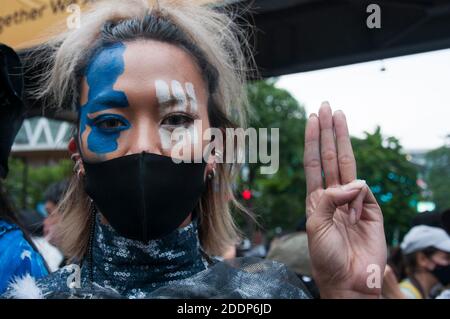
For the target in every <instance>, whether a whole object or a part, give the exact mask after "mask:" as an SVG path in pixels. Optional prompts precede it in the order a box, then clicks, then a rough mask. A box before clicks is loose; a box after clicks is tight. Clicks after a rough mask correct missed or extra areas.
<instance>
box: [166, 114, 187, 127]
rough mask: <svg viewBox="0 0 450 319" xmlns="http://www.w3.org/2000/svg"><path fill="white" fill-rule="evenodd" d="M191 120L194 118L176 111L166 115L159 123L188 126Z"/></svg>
mask: <svg viewBox="0 0 450 319" xmlns="http://www.w3.org/2000/svg"><path fill="white" fill-rule="evenodd" d="M192 122H194V119H193V118H192V117H191V116H189V115H186V114H180V113H177V114H171V115H169V116H166V117H165V118H164V119H163V120H162V121H161V124H162V125H167V126H189V125H190V124H191V123H192Z"/></svg>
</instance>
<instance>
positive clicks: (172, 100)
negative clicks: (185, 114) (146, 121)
mask: <svg viewBox="0 0 450 319" xmlns="http://www.w3.org/2000/svg"><path fill="white" fill-rule="evenodd" d="M192 100H193V99H192V98H191V97H190V96H186V99H180V98H176V97H173V96H172V97H171V98H170V99H168V100H166V101H163V102H160V103H159V105H160V106H161V107H173V106H178V105H179V104H183V103H187V102H192Z"/></svg>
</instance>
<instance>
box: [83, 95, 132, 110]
mask: <svg viewBox="0 0 450 319" xmlns="http://www.w3.org/2000/svg"><path fill="white" fill-rule="evenodd" d="M118 93H119V92H114V93H112V94H111V93H101V94H98V95H97V96H95V97H94V98H93V99H92V101H90V103H93V104H97V105H103V106H105V107H108V108H119V107H127V106H128V100H127V98H126V95H125V94H123V93H122V92H120V93H122V94H120V93H119V94H118Z"/></svg>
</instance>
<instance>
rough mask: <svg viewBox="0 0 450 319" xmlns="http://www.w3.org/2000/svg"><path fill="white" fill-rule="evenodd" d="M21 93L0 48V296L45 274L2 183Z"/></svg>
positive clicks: (10, 57) (14, 59)
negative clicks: (16, 282)
mask: <svg viewBox="0 0 450 319" xmlns="http://www.w3.org/2000/svg"><path fill="white" fill-rule="evenodd" d="M22 90H23V76H22V72H21V62H20V59H19V57H18V56H17V54H16V53H15V52H14V51H13V50H12V49H11V48H9V47H7V46H5V45H2V44H0V294H2V293H3V292H4V291H5V290H6V288H7V286H8V285H9V283H10V282H11V281H12V280H13V279H14V278H17V277H23V278H27V277H29V276H31V277H33V278H41V277H44V276H46V275H47V274H48V270H47V266H46V264H45V261H44V260H43V259H42V257H41V256H40V255H39V253H38V252H37V250H36V248H35V246H34V244H33V242H32V240H31V239H30V237H29V236H28V234H27V232H26V231H25V230H24V229H23V227H22V226H21V225H20V223H19V222H18V219H17V217H16V214H15V210H14V208H13V206H12V204H11V203H10V201H9V199H8V196H7V194H6V190H5V189H4V187H3V182H2V179H4V178H6V175H7V174H8V157H9V153H10V151H11V147H12V144H13V141H14V138H15V136H16V134H17V132H18V130H19V128H20V127H21V125H22V122H23V113H24V105H23V102H22Z"/></svg>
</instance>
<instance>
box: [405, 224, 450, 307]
mask: <svg viewBox="0 0 450 319" xmlns="http://www.w3.org/2000/svg"><path fill="white" fill-rule="evenodd" d="M400 247H401V249H402V253H403V255H404V265H405V269H406V274H407V278H406V279H404V280H403V281H401V282H400V289H401V291H402V293H403V294H404V295H405V296H406V298H409V299H428V298H433V297H435V296H437V294H438V293H439V292H440V290H441V289H442V287H443V286H446V285H448V284H449V283H450V236H449V235H448V234H447V233H446V232H445V231H444V230H443V229H441V228H438V227H431V226H426V225H419V226H415V227H413V228H412V229H411V230H410V231H409V232H408V233H407V234H406V235H405V237H404V239H403V241H402V243H401V245H400Z"/></svg>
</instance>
